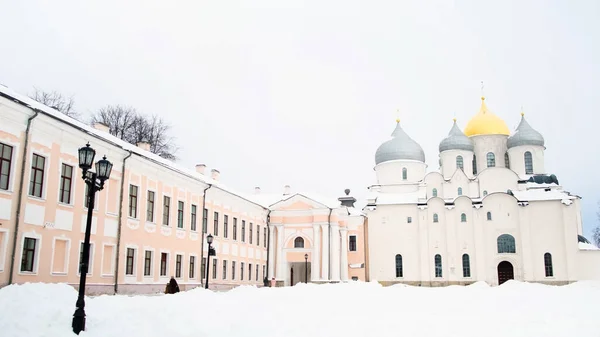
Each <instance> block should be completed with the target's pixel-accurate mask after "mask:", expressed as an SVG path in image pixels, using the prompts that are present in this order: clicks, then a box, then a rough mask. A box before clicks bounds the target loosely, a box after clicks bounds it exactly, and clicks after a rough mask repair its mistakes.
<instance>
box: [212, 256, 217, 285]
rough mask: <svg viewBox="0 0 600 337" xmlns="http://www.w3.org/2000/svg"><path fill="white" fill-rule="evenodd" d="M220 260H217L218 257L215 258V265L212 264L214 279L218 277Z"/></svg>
mask: <svg viewBox="0 0 600 337" xmlns="http://www.w3.org/2000/svg"><path fill="white" fill-rule="evenodd" d="M218 262H219V260H217V259H214V260H213V265H212V275H213V276H212V278H213V279H214V280H216V279H217V263H218Z"/></svg>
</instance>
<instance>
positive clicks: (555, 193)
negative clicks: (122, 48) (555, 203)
mask: <svg viewBox="0 0 600 337" xmlns="http://www.w3.org/2000/svg"><path fill="white" fill-rule="evenodd" d="M513 194H514V195H515V198H517V199H518V200H520V201H544V200H573V199H577V197H576V196H572V195H569V194H568V193H567V192H565V191H563V190H556V189H552V190H550V191H546V190H543V189H530V190H525V191H513Z"/></svg>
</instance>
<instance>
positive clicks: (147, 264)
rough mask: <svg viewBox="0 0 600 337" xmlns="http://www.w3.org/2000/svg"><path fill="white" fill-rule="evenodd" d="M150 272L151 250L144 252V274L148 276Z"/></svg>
mask: <svg viewBox="0 0 600 337" xmlns="http://www.w3.org/2000/svg"><path fill="white" fill-rule="evenodd" d="M151 273H152V251H150V250H147V251H145V252H144V276H150V274H151Z"/></svg>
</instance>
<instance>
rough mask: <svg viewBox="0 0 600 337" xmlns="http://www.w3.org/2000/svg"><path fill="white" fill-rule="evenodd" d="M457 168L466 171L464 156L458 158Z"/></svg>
mask: <svg viewBox="0 0 600 337" xmlns="http://www.w3.org/2000/svg"><path fill="white" fill-rule="evenodd" d="M456 168H458V169H461V170H462V169H464V164H463V157H462V156H457V157H456Z"/></svg>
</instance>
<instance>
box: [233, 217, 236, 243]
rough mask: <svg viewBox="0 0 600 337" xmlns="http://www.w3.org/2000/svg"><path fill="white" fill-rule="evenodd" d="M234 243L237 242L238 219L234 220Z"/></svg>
mask: <svg viewBox="0 0 600 337" xmlns="http://www.w3.org/2000/svg"><path fill="white" fill-rule="evenodd" d="M232 230H233V241H237V218H233V229H232Z"/></svg>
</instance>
